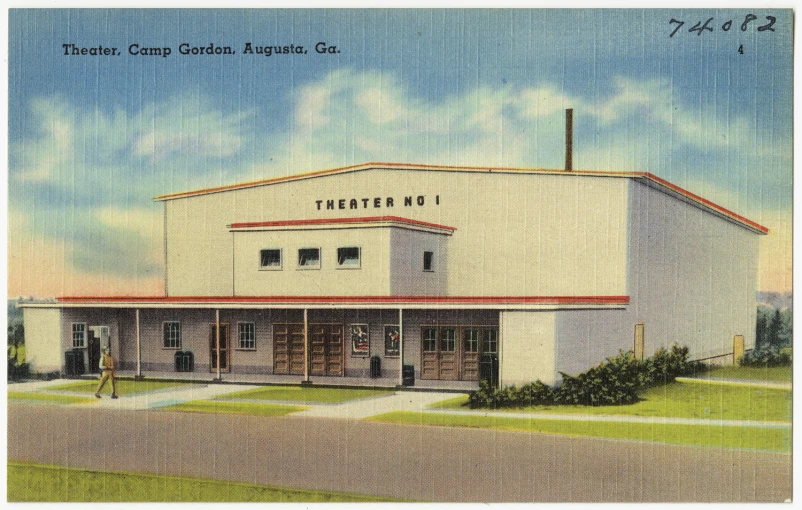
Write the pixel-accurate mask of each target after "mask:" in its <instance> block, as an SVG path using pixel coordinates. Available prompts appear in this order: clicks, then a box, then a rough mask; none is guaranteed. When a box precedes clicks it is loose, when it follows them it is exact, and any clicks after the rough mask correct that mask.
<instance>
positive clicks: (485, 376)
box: [479, 352, 498, 388]
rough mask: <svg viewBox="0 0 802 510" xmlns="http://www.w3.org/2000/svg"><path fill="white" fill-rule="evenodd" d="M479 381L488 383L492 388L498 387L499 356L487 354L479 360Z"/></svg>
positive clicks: (491, 353)
mask: <svg viewBox="0 0 802 510" xmlns="http://www.w3.org/2000/svg"><path fill="white" fill-rule="evenodd" d="M479 380H480V381H487V382H488V383H489V384H490V386H492V387H494V388H497V387H498V354H496V353H494V352H486V353H484V354H482V358H481V359H480V360H479Z"/></svg>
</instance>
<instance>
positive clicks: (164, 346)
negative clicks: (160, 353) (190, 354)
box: [162, 321, 183, 351]
mask: <svg viewBox="0 0 802 510" xmlns="http://www.w3.org/2000/svg"><path fill="white" fill-rule="evenodd" d="M168 324H177V325H178V339H177V342H178V346H171V345H167V325H168ZM182 330H183V328H182V326H181V321H164V322H162V349H166V350H170V351H179V350H181V347H182V344H183V338H182V337H183V332H182Z"/></svg>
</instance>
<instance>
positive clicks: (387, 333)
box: [384, 325, 401, 358]
mask: <svg viewBox="0 0 802 510" xmlns="http://www.w3.org/2000/svg"><path fill="white" fill-rule="evenodd" d="M400 337H401V334H400V328H399V327H398V326H397V325H393V326H384V355H385V356H387V357H389V358H393V357H397V356H398V355H399V354H401V348H400V344H399V339H400Z"/></svg>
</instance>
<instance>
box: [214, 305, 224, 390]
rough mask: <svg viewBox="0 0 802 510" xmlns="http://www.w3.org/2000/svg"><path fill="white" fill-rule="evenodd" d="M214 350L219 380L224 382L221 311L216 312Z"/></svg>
mask: <svg viewBox="0 0 802 510" xmlns="http://www.w3.org/2000/svg"><path fill="white" fill-rule="evenodd" d="M214 336H215V339H214V340H215V341H214V349H215V351H216V352H217V380H218V381H222V380H223V371H222V370H221V363H220V310H219V309H217V310H215V311H214Z"/></svg>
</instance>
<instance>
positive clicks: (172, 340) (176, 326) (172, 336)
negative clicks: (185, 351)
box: [164, 321, 181, 349]
mask: <svg viewBox="0 0 802 510" xmlns="http://www.w3.org/2000/svg"><path fill="white" fill-rule="evenodd" d="M164 348H165V349H180V348H181V323H180V322H178V321H169V322H165V323H164Z"/></svg>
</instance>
